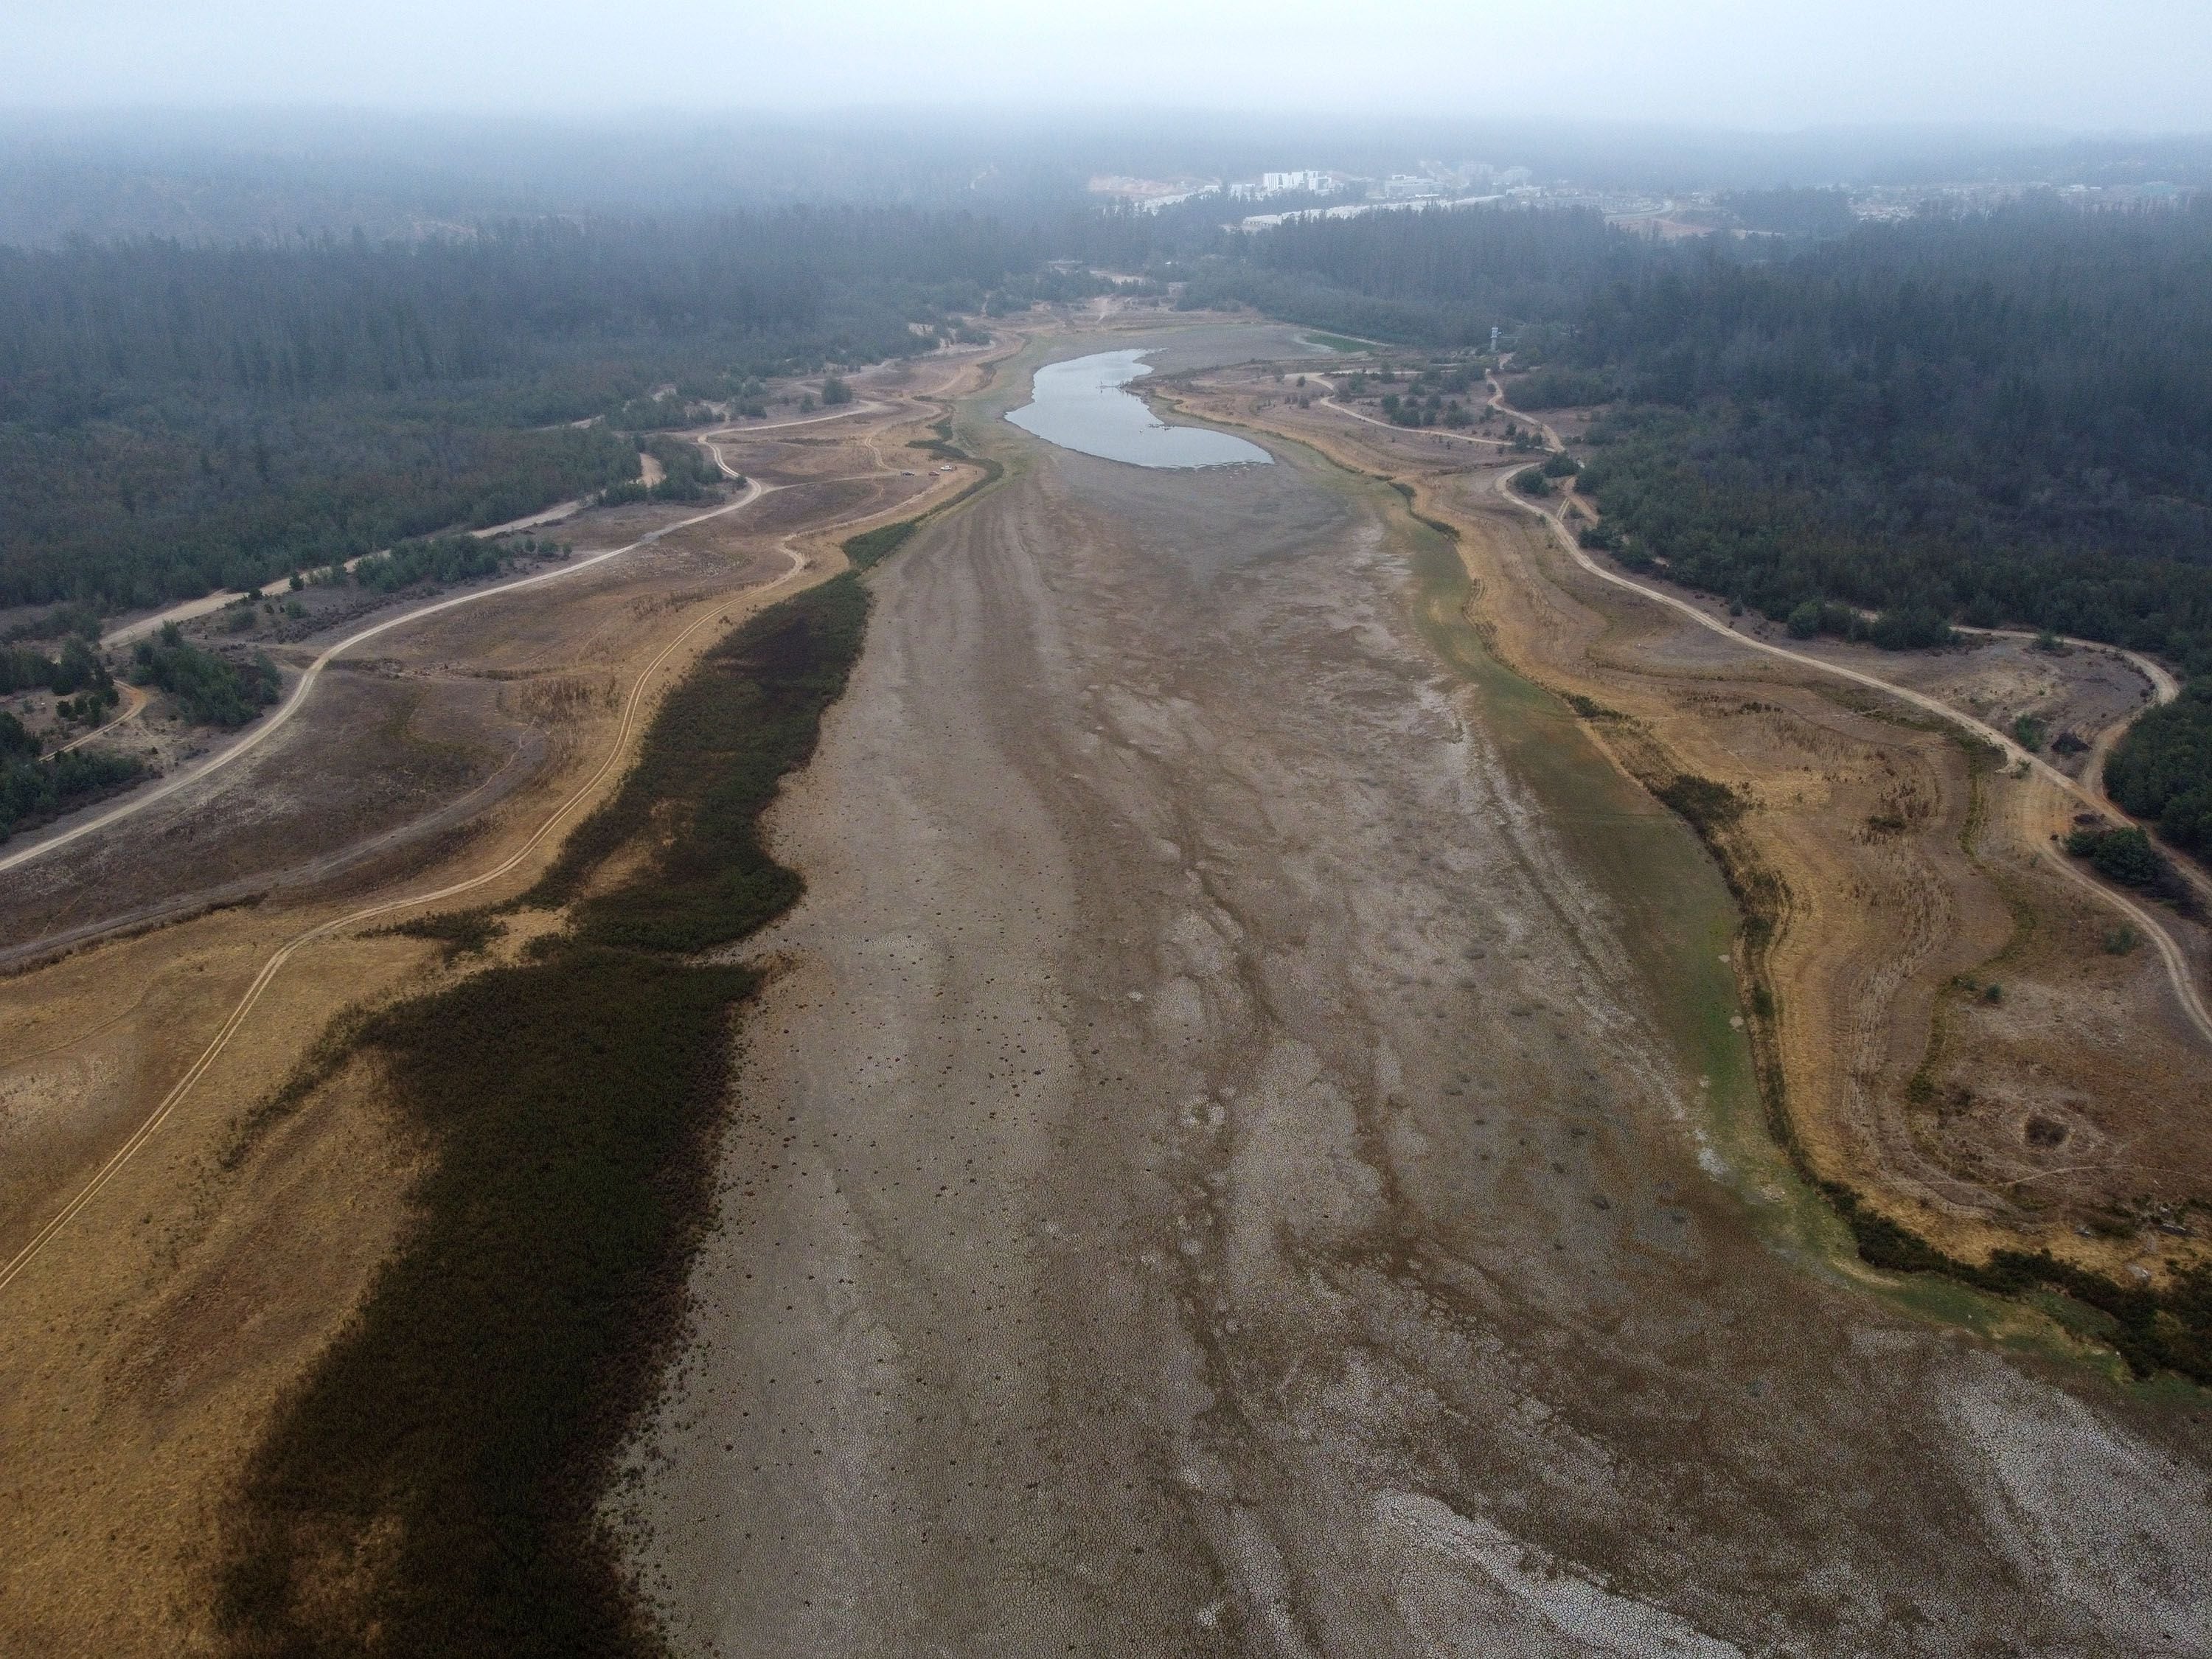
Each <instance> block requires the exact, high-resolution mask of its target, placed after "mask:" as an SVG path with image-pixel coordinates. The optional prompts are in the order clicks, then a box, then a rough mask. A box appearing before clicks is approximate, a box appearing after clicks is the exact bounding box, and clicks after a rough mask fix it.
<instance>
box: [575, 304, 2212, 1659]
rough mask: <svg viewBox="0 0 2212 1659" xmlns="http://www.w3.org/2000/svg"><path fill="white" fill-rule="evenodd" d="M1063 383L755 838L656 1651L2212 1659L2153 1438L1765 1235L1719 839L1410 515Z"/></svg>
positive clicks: (913, 566) (1073, 352) (2174, 1500)
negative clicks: (1090, 438)
mask: <svg viewBox="0 0 2212 1659" xmlns="http://www.w3.org/2000/svg"><path fill="white" fill-rule="evenodd" d="M1111 343H1113V344H1115V345H1117V346H1125V347H1126V346H1130V345H1134V344H1139V343H1142V344H1157V347H1158V350H1157V352H1156V354H1155V356H1154V357H1153V359H1152V361H1154V362H1156V363H1158V364H1159V365H1160V366H1161V367H1162V368H1164V369H1166V370H1168V371H1170V372H1173V371H1175V370H1176V369H1180V368H1190V367H1197V366H1200V365H1202V364H1204V363H1206V362H1227V361H1232V360H1237V359H1242V358H1249V357H1253V356H1261V355H1267V354H1268V353H1277V354H1283V355H1288V354H1289V353H1291V352H1293V351H1295V350H1296V349H1297V348H1296V346H1295V344H1294V343H1293V342H1292V341H1291V338H1290V337H1288V336H1287V335H1286V334H1285V333H1283V332H1281V331H1261V330H1249V331H1247V330H1225V329H1214V330H1194V331H1166V332H1163V333H1162V334H1161V335H1159V336H1158V337H1157V340H1156V341H1155V340H1149V339H1147V340H1140V339H1137V338H1133V337H1129V336H1119V337H1115V338H1114V339H1113V341H1112V342H1111ZM1093 349H1099V343H1098V342H1096V341H1092V342H1085V341H1081V340H1072V339H1067V338H1064V337H1063V338H1060V339H1056V340H1054V341H1052V342H1051V343H1050V344H1049V355H1050V356H1052V357H1054V358H1058V357H1069V356H1077V355H1079V354H1080V353H1082V352H1083V351H1085V350H1093ZM1041 360H1042V357H1041V355H1040V354H1039V353H1038V352H1036V351H1033V352H1032V353H1031V354H1030V356H1029V357H1028V358H1027V359H1025V360H1024V361H1023V362H1019V363H1017V364H1015V365H1013V366H1012V368H1011V370H1010V371H1009V372H1006V373H1002V374H1001V375H1000V380H999V383H998V384H997V385H996V386H994V389H993V390H992V392H990V393H989V394H987V396H986V397H984V398H980V399H978V400H976V401H975V402H974V403H972V404H969V405H968V406H966V407H965V408H964V410H963V416H962V418H961V421H960V423H959V425H958V428H957V433H956V435H957V440H958V441H960V442H961V443H962V444H963V445H964V446H966V447H969V448H971V449H975V450H977V451H979V452H981V453H989V454H992V455H994V456H996V457H999V458H1000V459H1004V460H1005V461H1006V463H1007V464H1008V468H1009V471H1008V474H1007V477H1006V479H1005V480H1004V482H1002V483H1000V485H998V486H997V487H995V488H994V489H992V490H990V491H989V492H987V493H986V494H985V495H982V496H981V497H980V498H979V499H978V500H976V501H974V502H972V503H970V504H969V506H967V507H964V508H963V509H962V510H961V511H960V512H958V513H954V514H951V515H949V516H947V517H945V518H944V519H942V520H938V521H935V522H933V523H932V524H930V525H929V526H927V527H926V528H925V529H923V530H922V531H921V532H920V533H918V534H916V535H915V536H914V537H913V538H911V540H910V541H908V544H906V546H905V547H904V548H903V549H902V550H901V551H900V552H899V553H898V555H897V556H896V558H895V559H893V560H891V561H890V562H889V563H887V564H886V565H884V567H883V568H882V569H881V570H880V572H879V573H878V574H877V576H876V577H875V578H874V579H873V587H874V595H875V608H874V616H873V621H872V624H871V633H870V637H869V641H868V643H867V646H866V651H865V653H864V654H863V656H862V658H861V660H860V665H859V666H858V668H857V670H856V671H855V672H854V677H853V679H852V682H851V685H850V689H849V691H848V695H847V696H846V698H845V699H844V701H843V702H842V703H841V704H840V705H839V706H838V707H837V708H836V709H834V710H833V711H832V713H831V714H830V716H829V720H828V723H827V725H826V727H825V730H824V736H823V744H822V747H821V749H820V750H819V751H818V753H817V757H816V758H815V760H814V762H813V763H812V765H811V767H810V769H808V770H807V771H806V773H805V774H804V775H803V776H801V777H800V778H799V779H798V780H797V781H795V782H794V783H793V785H792V786H791V787H789V788H788V789H787V793H785V795H784V797H783V798H782V799H781V802H780V803H779V805H777V806H776V808H775V810H774V811H773V813H772V814H771V817H770V820H769V822H770V825H771V837H770V839H771V842H772V845H773V848H774V850H775V854H776V855H777V857H778V858H779V859H781V860H782V861H783V862H784V863H786V864H787V865H790V866H793V867H795V868H797V869H799V870H800V871H802V872H804V873H805V878H806V880H807V884H808V890H807V894H806V896H805V899H804V900H803V901H802V902H801V903H800V904H799V908H797V909H796V910H795V911H794V912H793V914H792V915H790V916H789V917H788V918H787V920H786V921H783V922H781V923H780V924H778V925H777V926H776V927H775V928H773V929H772V930H770V932H769V933H768V934H766V935H764V936H763V939H761V940H758V941H756V942H754V943H753V944H752V945H748V946H747V947H745V952H744V954H745V955H746V957H747V958H748V959H762V960H765V961H766V962H768V963H770V964H772V968H773V974H772V977H771V979H770V981H769V983H768V984H767V986H766V987H765V988H764V989H763V991H762V993H761V994H760V998H759V1000H758V1002H757V1005H756V1006H754V1007H753V1008H752V1009H751V1010H750V1012H749V1014H748V1016H747V1019H746V1036H745V1045H744V1054H743V1056H742V1060H741V1063H740V1066H739V1073H738V1079H737V1095H738V1100H739V1102H740V1103H741V1107H740V1111H739V1114H738V1119H737V1121H736V1124H735V1127H733V1129H732V1132H731V1134H730V1137H729V1139H728V1142H727V1145H726V1149H725V1152H724V1157H723V1164H722V1167H721V1175H722V1179H723V1182H724V1195H723V1200H722V1213H721V1218H720V1219H721V1225H720V1227H719V1229H718V1231H716V1233H715V1234H714V1237H712V1238H711V1239H710V1240H709V1242H708V1244H707V1245H706V1247H705V1249H704V1252H703V1254H702V1256H701V1258H700V1260H699V1262H698V1264H697V1267H696V1271H695V1273H694V1277H693V1290H694V1292H695V1296H696V1308H695V1314H694V1326H693V1329H692V1333H691V1337H690V1346H689V1348H688V1350H687V1352H686V1354H685V1357H684V1359H683V1361H682V1362H681V1363H680V1364H679V1365H678V1367H677V1368H676V1370H674V1372H673V1373H672V1374H671V1377H670V1386H669V1389H668V1391H667V1395H666V1397H665V1402H664V1405H663V1407H661V1409H660V1411H659V1415H658V1417H657V1419H655V1421H654V1422H653V1424H652V1425H651V1427H650V1430H649V1432H647V1434H646V1435H645V1437H643V1439H642V1440H641V1442H640V1443H639V1444H638V1446H637V1447H636V1449H635V1452H634V1454H633V1469H634V1478H633V1480H631V1482H630V1483H629V1485H628V1486H625V1487H624V1488H623V1495H622V1497H621V1498H619V1499H618V1500H617V1502H618V1508H619V1509H620V1511H621V1513H622V1514H623V1516H624V1517H625V1518H626V1519H627V1520H628V1522H630V1523H631V1524H632V1525H633V1526H634V1527H635V1528H636V1529H637V1530H636V1533H635V1536H636V1538H637V1540H638V1542H637V1544H636V1546H635V1559H636V1561H637V1563H638V1565H639V1567H640V1569H641V1577H642V1579H643V1581H644V1583H646V1585H647V1589H648V1591H649V1593H650V1595H651V1596H652V1598H653V1601H654V1604H655V1606H656V1607H657V1609H658V1610H659V1613H660V1614H661V1615H662V1617H663V1619H664V1620H665V1626H666V1628H667V1630H668V1632H669V1633H670V1634H671V1637H672V1638H674V1639H675V1641H676V1643H677V1644H678V1647H679V1649H681V1650H687V1651H704V1650H708V1647H709V1646H710V1645H711V1646H712V1647H713V1649H714V1650H717V1651H720V1652H723V1653H727V1654H733V1655H734V1654H744V1653H801V1652H820V1653H839V1654H870V1653H881V1654H898V1655H909V1654H916V1653H929V1652H948V1653H960V1654H1045V1653H1053V1654H1063V1653H1070V1652H1080V1653H1085V1654H1093V1653H1106V1652H1126V1653H1140V1654H1148V1655H1149V1654H1164V1653H1209V1652H1221V1653H1286V1654H1307V1653H1314V1654H1347V1655H1349V1654H1382V1653H1425V1654H1427V1653H1467V1654H1497V1653H1508V1652H1510V1653H1516V1654H1524V1653H1525V1654H1543V1655H1548V1654H1573V1653H1585V1652H1604V1653H1710V1654H1720V1653H1729V1652H1737V1651H1741V1652H1747V1653H1749V1652H1771V1651H1779V1650H1789V1651H1820V1652H1853V1653H1923V1652H1924V1653H1931V1654H1933V1653H1960V1652H1992V1653H1995V1652H2006V1651H2022V1652H2025V1651H2033V1652H2051V1651H2068V1652H2081V1653H2113V1654H2119V1653H2135V1652H2141V1651H2145V1650H2157V1651H2161V1652H2183V1651H2195V1652H2201V1651H2205V1650H2207V1645H2208V1638H2207V1634H2206V1630H2205V1626H2204V1624H2203V1607H2202V1599H2201V1596H2200V1595H2198V1594H2197V1586H2196V1585H2195V1584H2194V1583H2193V1582H2192V1580H2191V1565H2192V1564H2195V1563H2201V1562H2202V1561H2203V1560H2204V1559H2208V1556H2212V1528H2209V1527H2208V1523H2207V1522H2206V1519H2205V1516H2204V1511H2203V1505H2202V1503H2201V1501H2200V1499H2201V1492H2202V1489H2203V1477H2202V1474H2199V1473H2197V1472H2195V1471H2193V1470H2192V1468H2191V1467H2190V1466H2189V1465H2187V1464H2186V1463H2185V1462H2181V1461H2180V1460H2179V1457H2178V1455H2174V1454H2172V1453H2171V1452H2169V1450H2168V1449H2166V1447H2165V1446H2163V1445H2162V1444H2161V1443H2160V1442H2159V1440H2158V1439H2157V1438H2156V1435H2157V1432H2158V1431H2157V1429H2156V1426H2155V1425H2154V1424H2152V1423H2149V1422H2148V1421H2147V1420H2137V1419H2131V1418H2130V1417H2129V1416H2128V1414H2127V1413H2126V1412H2125V1411H2124V1408H2123V1407H2119V1406H2117V1405H2115V1404H2114V1403H2113V1402H2112V1401H2096V1402H2093V1403H2085V1401H2083V1400H2082V1399H2081V1398H2080V1397H2078V1395H2076V1394H2075V1393H2069V1392H2067V1391H2064V1390H2063V1389H2060V1388H2058V1387H2057V1386H2054V1385H2053V1384H2052V1383H2051V1382H2050V1381H2048V1380H2046V1379H2044V1378H2041V1377H2039V1376H2035V1375H2032V1374H2030V1373H2029V1372H2027V1371H2026V1370H2022V1369H2021V1367H2020V1365H2019V1364H2017V1363H2016V1362H2015V1361H2013V1360H2011V1359H2008V1358H2003V1357H2001V1356H1999V1355H1997V1354H1996V1353H1995V1352H1991V1351H1990V1350H1989V1349H1987V1348H1986V1347H1984V1346H1980V1345H1978V1344H1976V1343H1974V1342H1972V1340H1968V1339H1967V1338H1966V1337H1964V1336H1962V1335H1961V1334H1958V1333H1955V1332H1949V1331H1943V1330H1940V1329H1936V1328H1929V1327H1924V1326H1922V1325H1919V1324H1916V1323H1913V1322H1910V1321H1909V1320H1908V1319H1907V1318H1906V1317H1905V1316H1903V1315H1901V1314H1899V1313H1898V1312H1897V1311H1895V1310H1891V1309H1887V1308H1885V1307H1883V1306H1882V1305H1881V1304H1877V1303H1875V1302H1874V1301H1872V1300H1871V1299H1869V1298H1867V1297H1863V1296H1862V1295H1860V1294H1858V1293H1857V1291H1854V1290H1853V1289H1852V1288H1851V1287H1850V1285H1847V1284H1845V1283H1843V1282H1840V1281H1839V1280H1837V1279H1833V1278H1831V1277H1828V1276H1826V1275H1824V1274H1823V1273H1821V1272H1820V1271H1818V1270H1817V1269H1816V1267H1815V1266H1814V1264H1812V1263H1811V1262H1809V1261H1792V1260H1790V1258H1789V1256H1788V1255H1787V1253H1785V1252H1784V1251H1782V1250H1778V1249H1776V1248H1775V1247H1774V1245H1773V1243H1772V1242H1771V1241H1772V1235H1773V1230H1772V1229H1771V1228H1770V1227H1766V1226H1765V1225H1762V1223H1761V1221H1760V1219H1759V1216H1758V1214H1757V1206H1758V1194H1757V1191H1756V1188H1757V1182H1756V1181H1755V1180H1749V1181H1747V1179H1746V1171H1745V1170H1744V1169H1743V1167H1742V1158H1743V1156H1744V1155H1743V1154H1742V1153H1741V1152H1739V1151H1738V1150H1736V1149H1735V1147H1733V1146H1731V1144H1730V1139H1729V1128H1728V1126H1729V1125H1730V1124H1732V1123H1742V1122H1747V1121H1749V1122H1755V1120H1756V1112H1757V1108H1756V1105H1755V1103H1754V1102H1753V1097H1752V1092H1751V1082H1750V1077H1749V1066H1748V1060H1747V1055H1746V1054H1745V1053H1744V1050H1743V1047H1742V1042H1741V1036H1740V1035H1739V1032H1738V1030H1737V1029H1736V1026H1735V1011H1734V1008H1733V1004H1732V1000H1731V999H1732V998H1733V996H1734V990H1733V978H1732V975H1730V972H1729V968H1728V966H1727V963H1726V961H1725V955H1726V952H1727V951H1729V942H1730V936H1731V927H1732V922H1731V918H1730V914H1729V909H1728V905H1727V899H1726V895H1725V892H1724V891H1723V888H1722V885H1721V883H1720V881H1719V878H1718V876H1717V873H1716V872H1714V871H1713V869H1712V868H1711V865H1710V864H1709V863H1708V862H1707V861H1706V860H1705V857H1704V855H1703V854H1702V853H1701V852H1700V851H1699V848H1698V847H1697V845H1696V843H1695V842H1694V840H1693V839H1692V836H1691V835H1690V833H1689V831H1688V829H1686V827H1684V826H1683V825H1682V824H1680V823H1679V822H1677V821H1676V820H1674V818H1672V817H1669V816H1668V815H1667V814H1665V813H1664V812H1663V811H1661V810H1660V809H1659V808H1658V807H1657V806H1656V805H1655V804H1654V803H1653V802H1652V801H1651V800H1650V799H1649V797H1647V796H1645V795H1644V793H1642V792H1641V791H1639V790H1638V789H1637V788H1636V787H1634V786H1632V784H1630V783H1628V782H1627V781H1626V780H1625V779H1623V778H1622V777H1621V776H1620V775H1619V774H1617V773H1616V772H1614V771H1613V769H1611V768H1610V767H1609V766H1608V765H1607V763H1606V762H1605V760H1604V758H1603V757H1602V756H1601V754H1600V753H1599V752H1598V751H1597V750H1595V748H1594V747H1593V746H1592V745H1591V744H1590V741H1589V738H1588V737H1587V736H1586V735H1585V734H1584V733H1583V732H1582V731H1581V730H1580V729H1579V728H1578V727H1577V725H1576V723H1575V722H1574V721H1573V720H1571V718H1569V717H1568V715H1567V714H1566V711H1565V710H1564V709H1562V708H1559V707H1557V706H1556V705H1555V704H1554V703H1553V702H1552V701H1551V700H1550V699H1549V698H1548V697H1547V696H1545V695H1544V694H1542V693H1541V692H1539V691H1537V690H1535V689H1534V688H1532V687H1530V686H1529V685H1528V684H1526V683H1524V682H1522V681H1520V680H1517V679H1516V678H1514V677H1513V676H1511V675H1510V674H1509V673H1507V672H1505V671H1504V670H1503V669H1502V668H1500V667H1499V666H1498V665H1497V664H1496V663H1495V662H1494V661H1492V659H1489V658H1487V657H1486V656H1485V655H1484V654H1483V653H1482V650H1481V647H1480V641H1479V639H1478V638H1477V637H1476V635H1474V631H1473V630H1472V629H1469V628H1468V626H1467V625H1466V624H1465V622H1464V619H1463V617H1462V614H1461V612H1462V606H1463V604H1464V600H1465V597H1466V595H1465V590H1464V580H1465V578H1464V576H1463V575H1462V574H1459V566H1458V563H1457V561H1456V560H1455V559H1454V558H1452V557H1451V556H1449V549H1448V548H1447V547H1446V546H1444V544H1442V543H1440V542H1438V541H1437V540H1436V539H1435V537H1434V532H1431V531H1428V530H1425V529H1424V528H1422V527H1421V526H1418V525H1417V524H1416V523H1414V521H1413V520H1412V519H1410V518H1409V517H1408V515H1407V513H1406V511H1405V507H1404V503H1403V502H1402V501H1400V500H1399V498H1398V497H1397V496H1396V495H1394V494H1392V493H1391V492H1390V491H1389V490H1388V489H1386V488H1384V487H1383V486H1381V485H1379V484H1377V483H1374V482H1373V481H1371V480H1367V479H1364V478H1360V477H1354V476H1352V475H1351V474H1349V473H1346V472H1345V471H1341V470H1340V469H1337V468H1335V467H1334V466H1332V465H1329V464H1328V463H1327V462H1325V461H1323V460H1322V459H1318V458H1316V456H1314V455H1313V454H1311V453H1309V452H1306V451H1304V450H1301V449H1299V448H1297V447H1295V446H1290V445H1285V444H1281V443H1276V442H1271V443H1270V444H1269V446H1268V447H1269V448H1270V449H1271V451H1272V452H1273V453H1274V455H1275V458H1276V460H1277V461H1278V463H1279V464H1278V465H1273V466H1267V467H1252V468H1241V469H1225V470H1217V471H1196V472H1176V471H1148V470H1145V469H1139V468H1134V467H1130V466H1126V465H1119V464H1116V463H1114V462H1110V461H1106V460H1101V459H1092V458H1089V457H1085V456H1079V455H1075V454H1072V453H1066V452H1063V451H1059V450H1055V449H1052V448H1050V447H1048V446H1045V445H1043V444H1042V443H1040V442H1037V441H1034V440H1032V439H1030V438H1028V437H1026V436H1024V435H1022V434H1020V433H1018V432H1015V431H1014V430H1012V428H1009V427H1008V426H1007V425H1006V423H1005V422H1003V421H1001V420H1000V419H998V418H997V417H998V416H999V415H1000V413H1001V412H1002V411H1003V410H1004V409H1005V408H1006V407H1008V406H1010V404H1012V403H1014V402H1018V401H1019V400H1020V399H1021V398H1023V397H1024V396H1025V394H1026V390H1027V382H1028V375H1029V373H1030V370H1031V369H1032V368H1034V367H1035V366H1036V362H1038V361H1041ZM1747 1192H1748V1193H1749V1194H1750V1196H1749V1197H1748V1198H1747ZM1776 1201H1779V1200H1776Z"/></svg>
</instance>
